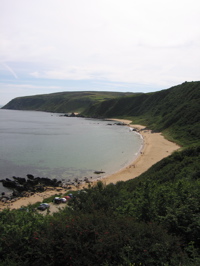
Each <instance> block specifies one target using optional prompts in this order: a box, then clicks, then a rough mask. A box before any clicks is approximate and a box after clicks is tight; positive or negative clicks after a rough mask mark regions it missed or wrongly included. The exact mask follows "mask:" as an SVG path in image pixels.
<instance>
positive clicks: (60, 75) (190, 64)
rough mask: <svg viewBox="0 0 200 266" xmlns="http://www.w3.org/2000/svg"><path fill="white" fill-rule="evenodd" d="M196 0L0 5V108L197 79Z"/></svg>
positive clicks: (199, 28) (199, 20)
mask: <svg viewBox="0 0 200 266" xmlns="http://www.w3.org/2000/svg"><path fill="white" fill-rule="evenodd" d="M199 10H200V1H199V0H34V1H33V0H0V104H2V105H3V104H6V103H7V102H9V101H10V100H11V99H13V98H15V97H21V96H27V95H36V94H46V93H53V92H61V91H86V90H91V91H97V90H98V91H122V92H128V91H129V92H145V93H147V92H152V91H158V90H162V89H167V88H170V87H172V86H175V85H178V84H181V83H183V82H185V81H197V80H200V15H199Z"/></svg>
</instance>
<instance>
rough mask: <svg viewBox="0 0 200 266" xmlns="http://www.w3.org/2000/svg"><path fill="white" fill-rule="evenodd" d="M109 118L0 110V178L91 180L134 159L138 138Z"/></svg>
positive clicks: (114, 170) (139, 138)
mask: <svg viewBox="0 0 200 266" xmlns="http://www.w3.org/2000/svg"><path fill="white" fill-rule="evenodd" d="M115 123H116V122H114V121H112V122H111V121H109V122H108V121H105V120H95V119H85V118H77V117H74V118H73V117H70V118H66V117H63V116H60V114H52V113H47V112H36V111H13V110H3V109H1V110H0V179H3V178H10V177H12V176H21V177H25V176H26V175H27V174H33V175H34V176H40V177H42V176H45V177H49V178H58V179H59V180H61V179H63V180H68V179H70V180H74V178H83V177H92V178H93V179H94V178H97V175H95V174H94V171H104V172H105V174H104V175H109V174H111V173H113V172H116V171H118V170H120V169H121V168H123V167H125V166H126V165H128V164H130V162H131V161H133V160H134V158H136V156H137V155H138V154H139V152H140V149H141V146H142V141H143V140H142V138H141V136H140V135H139V134H137V133H135V132H130V130H129V127H127V126H119V125H116V124H115ZM0 191H5V188H2V186H1V187H0Z"/></svg>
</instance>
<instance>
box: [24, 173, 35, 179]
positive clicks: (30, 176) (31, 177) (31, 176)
mask: <svg viewBox="0 0 200 266" xmlns="http://www.w3.org/2000/svg"><path fill="white" fill-rule="evenodd" d="M26 176H27V178H29V179H32V180H33V179H34V176H33V175H30V174H28V175H26Z"/></svg>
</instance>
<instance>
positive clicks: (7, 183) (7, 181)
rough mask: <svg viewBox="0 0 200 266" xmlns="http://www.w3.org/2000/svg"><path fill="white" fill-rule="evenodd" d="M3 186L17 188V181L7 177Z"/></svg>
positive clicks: (3, 181)
mask: <svg viewBox="0 0 200 266" xmlns="http://www.w3.org/2000/svg"><path fill="white" fill-rule="evenodd" d="M2 183H3V186H4V187H8V188H16V186H17V183H16V182H15V181H12V180H9V179H8V178H6V180H2Z"/></svg>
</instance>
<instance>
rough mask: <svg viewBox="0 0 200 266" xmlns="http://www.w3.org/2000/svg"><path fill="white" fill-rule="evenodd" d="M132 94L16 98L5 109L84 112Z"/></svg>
mask: <svg viewBox="0 0 200 266" xmlns="http://www.w3.org/2000/svg"><path fill="white" fill-rule="evenodd" d="M130 94H131V93H121V92H60V93H52V94H44V95H35V96H27V97H19V98H15V99H13V100H11V101H10V102H9V103H8V104H6V105H5V106H3V109H13V110H35V111H47V112H58V113H64V112H82V111H83V110H85V109H86V108H88V107H89V106H91V105H93V104H96V103H99V102H101V101H105V100H108V99H112V98H116V97H124V96H126V95H130Z"/></svg>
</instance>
